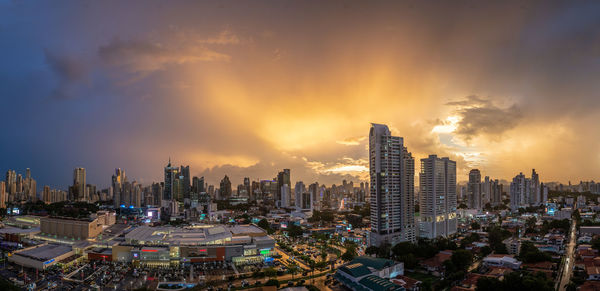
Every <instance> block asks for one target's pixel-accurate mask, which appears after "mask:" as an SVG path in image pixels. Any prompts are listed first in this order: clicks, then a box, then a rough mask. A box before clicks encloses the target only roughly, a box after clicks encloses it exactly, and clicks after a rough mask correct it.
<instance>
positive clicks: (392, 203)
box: [369, 124, 415, 246]
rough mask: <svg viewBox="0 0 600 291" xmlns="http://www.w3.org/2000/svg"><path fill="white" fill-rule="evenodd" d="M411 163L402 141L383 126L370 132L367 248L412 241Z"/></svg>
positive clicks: (411, 160) (412, 184) (413, 223)
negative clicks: (369, 212)
mask: <svg viewBox="0 0 600 291" xmlns="http://www.w3.org/2000/svg"><path fill="white" fill-rule="evenodd" d="M414 170H415V164H414V159H413V157H412V155H411V153H410V152H408V150H407V149H406V147H404V140H403V138H402V137H397V136H392V134H391V132H390V130H389V128H388V127H387V126H386V125H383V124H372V125H371V129H370V131H369V174H370V181H371V182H370V183H371V191H370V194H371V195H370V202H371V231H370V233H369V236H370V237H369V244H370V245H372V246H379V245H381V244H382V243H390V244H392V245H394V244H397V243H399V242H402V241H411V242H414V241H415V220H414V175H415V171H414Z"/></svg>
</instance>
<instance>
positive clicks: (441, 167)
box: [419, 155, 457, 239]
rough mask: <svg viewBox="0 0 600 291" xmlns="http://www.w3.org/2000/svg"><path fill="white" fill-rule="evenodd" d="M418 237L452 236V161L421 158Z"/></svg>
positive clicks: (453, 231) (454, 226) (454, 200)
mask: <svg viewBox="0 0 600 291" xmlns="http://www.w3.org/2000/svg"><path fill="white" fill-rule="evenodd" d="M419 185H420V186H419V187H420V188H419V189H420V190H421V204H420V212H421V216H420V217H421V221H420V223H419V236H421V237H426V238H429V239H433V238H436V237H438V236H445V237H446V236H449V235H451V234H453V233H456V204H457V202H456V162H455V161H451V160H450V159H449V158H438V157H437V156H436V155H430V156H429V158H426V159H421V174H420V175H419Z"/></svg>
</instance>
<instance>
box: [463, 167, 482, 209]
mask: <svg viewBox="0 0 600 291" xmlns="http://www.w3.org/2000/svg"><path fill="white" fill-rule="evenodd" d="M467 206H468V207H469V208H473V209H479V210H481V208H482V206H483V205H482V199H481V172H479V170H478V169H473V170H471V171H470V172H469V183H468V184H467Z"/></svg>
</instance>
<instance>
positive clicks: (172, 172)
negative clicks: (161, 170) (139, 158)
mask: <svg viewBox="0 0 600 291" xmlns="http://www.w3.org/2000/svg"><path fill="white" fill-rule="evenodd" d="M178 176H179V168H178V167H173V166H171V159H169V164H167V166H166V167H165V187H164V189H163V191H164V192H163V198H162V200H164V201H165V203H164V204H165V206H167V207H168V206H169V205H171V204H170V201H171V200H173V198H174V197H173V192H174V191H173V187H174V185H175V179H177V177H178Z"/></svg>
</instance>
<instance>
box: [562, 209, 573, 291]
mask: <svg viewBox="0 0 600 291" xmlns="http://www.w3.org/2000/svg"><path fill="white" fill-rule="evenodd" d="M575 225H576V223H575V220H573V221H572V222H571V234H570V237H569V244H568V245H567V251H566V253H565V262H564V264H563V270H562V276H561V277H560V283H559V285H558V291H564V290H565V289H566V286H567V285H568V284H569V281H570V280H571V275H572V273H573V264H574V263H575V256H574V255H575V251H574V250H575V240H576V234H575V233H576V231H577V229H576V228H575Z"/></svg>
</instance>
